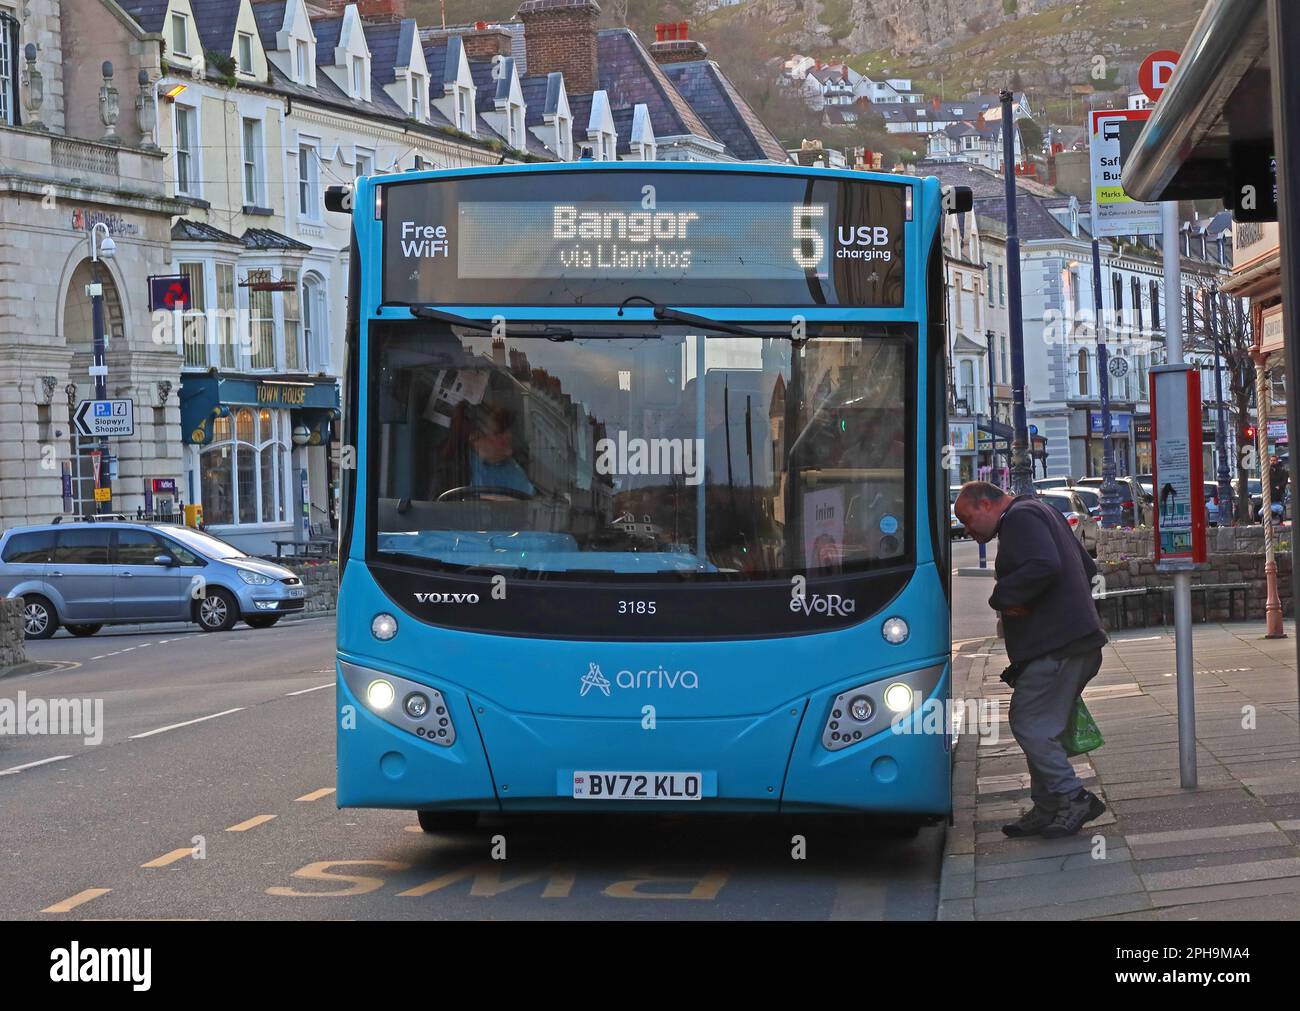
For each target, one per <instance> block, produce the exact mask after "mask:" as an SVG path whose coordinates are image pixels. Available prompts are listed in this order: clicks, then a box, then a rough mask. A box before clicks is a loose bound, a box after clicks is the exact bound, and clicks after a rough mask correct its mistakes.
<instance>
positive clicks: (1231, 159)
mask: <svg viewBox="0 0 1300 1011" xmlns="http://www.w3.org/2000/svg"><path fill="white" fill-rule="evenodd" d="M1268 42H1269V37H1268V16H1267V4H1266V3H1265V0H1209V2H1208V3H1207V4H1206V5H1205V10H1204V11H1202V12H1201V17H1200V20H1198V21H1197V22H1196V27H1195V28H1194V29H1193V30H1192V34H1191V37H1190V38H1189V39H1188V40H1187V44H1186V45H1185V46H1184V47H1183V51H1182V58H1181V59H1180V60H1179V61H1178V68H1177V69H1176V70H1175V71H1174V75H1173V77H1172V78H1171V80H1170V82H1169V85H1168V87H1167V88H1166V89H1165V92H1164V94H1163V96H1162V97H1161V99H1160V101H1159V102H1157V103H1156V106H1155V110H1154V111H1153V112H1152V114H1151V118H1150V119H1148V120H1147V124H1146V127H1145V128H1144V129H1143V130H1142V132H1141V134H1140V135H1139V136H1138V138H1137V140H1136V142H1135V143H1134V146H1133V148H1132V150H1131V151H1130V152H1129V154H1128V156H1127V158H1126V160H1125V163H1124V175H1123V178H1122V182H1123V186H1124V191H1125V192H1126V193H1127V194H1128V195H1129V196H1131V197H1133V198H1134V199H1135V200H1161V201H1163V200H1195V199H1207V198H1212V199H1220V200H1224V201H1225V203H1229V204H1231V200H1230V199H1225V198H1230V196H1231V194H1230V192H1229V190H1230V188H1231V187H1232V186H1233V185H1234V184H1235V181H1236V180H1237V179H1238V177H1239V173H1241V172H1242V171H1243V170H1244V171H1254V170H1257V169H1258V162H1259V160H1260V158H1261V154H1260V151H1261V147H1260V145H1261V144H1264V145H1267V144H1268V143H1269V142H1270V141H1271V138H1272V136H1273V103H1272V96H1271V93H1270V87H1271V82H1270V77H1269V52H1268V49H1269V45H1268ZM1265 157H1266V156H1265ZM1247 162H1249V163H1250V164H1247Z"/></svg>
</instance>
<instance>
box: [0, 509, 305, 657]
mask: <svg viewBox="0 0 1300 1011" xmlns="http://www.w3.org/2000/svg"><path fill="white" fill-rule="evenodd" d="M0 595H3V596H6V597H21V598H23V601H24V605H25V606H24V616H23V623H24V630H25V632H26V635H27V638H29V639H48V638H49V637H50V636H52V635H53V634H54V633H55V631H57V630H58V628H59V626H60V625H62V626H64V627H65V628H67V630H68V631H69V632H71V633H72V634H73V635H78V636H86V635H94V634H95V633H96V632H98V631H99V630H100V629H101V628H103V627H104V626H105V625H121V624H137V623H143V622H156V621H193V622H195V623H197V624H198V626H199V628H201V629H202V630H203V631H205V632H222V631H225V630H226V629H228V628H230V627H231V626H232V625H234V624H235V622H237V621H240V620H241V619H242V620H243V621H244V622H246V623H247V624H248V625H250V626H252V627H253V628H269V627H270V626H272V625H274V624H275V623H276V622H277V621H279V620H280V618H281V616H282V615H284V614H286V613H289V612H293V611H300V610H302V608H303V606H304V604H305V602H306V599H305V598H306V590H305V587H304V586H303V585H302V580H300V579H299V578H298V577H297V576H295V575H294V574H293V573H292V572H291V571H289V570H288V569H286V568H285V567H284V566H282V565H276V564H275V563H273V562H267V561H263V560H262V559H260V558H254V557H252V556H250V555H246V554H244V552H242V551H240V550H239V549H238V548H236V547H234V546H233V545H231V544H227V543H226V542H225V541H223V540H221V539H219V538H217V537H213V536H212V535H211V534H207V533H202V532H200V531H198V530H192V529H190V528H189V527H183V526H174V525H172V524H165V523H133V522H121V521H109V522H85V521H75V522H71V523H57V524H55V523H52V524H47V525H43V526H27V527H15V528H13V529H12V530H8V531H6V532H5V534H4V535H3V536H2V537H0Z"/></svg>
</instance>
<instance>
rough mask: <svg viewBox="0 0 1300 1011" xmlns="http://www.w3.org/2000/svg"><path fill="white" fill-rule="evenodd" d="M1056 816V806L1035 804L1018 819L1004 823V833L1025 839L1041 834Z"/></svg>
mask: <svg viewBox="0 0 1300 1011" xmlns="http://www.w3.org/2000/svg"><path fill="white" fill-rule="evenodd" d="M1055 816H1056V809H1055V808H1051V807H1044V806H1043V805H1041V804H1035V805H1034V806H1033V807H1031V808H1030V809H1029V810H1028V811H1026V812H1025V813H1024V814H1022V815H1021V816H1020V817H1019V818H1018V819H1017V820H1016V821H1013V822H1011V824H1009V825H1003V826H1002V834H1003V835H1006V836H1010V837H1011V838H1012V839H1023V838H1025V837H1026V836H1031V835H1039V834H1041V833H1042V831H1043V829H1045V828H1047V826H1048V825H1050V824H1052V819H1053V818H1054V817H1055Z"/></svg>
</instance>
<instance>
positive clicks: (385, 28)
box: [365, 18, 436, 84]
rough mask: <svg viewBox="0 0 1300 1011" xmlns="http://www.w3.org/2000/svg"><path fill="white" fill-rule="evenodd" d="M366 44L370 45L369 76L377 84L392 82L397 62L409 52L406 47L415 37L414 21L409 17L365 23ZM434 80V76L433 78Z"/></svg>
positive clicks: (395, 74) (397, 66)
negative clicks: (384, 22) (400, 19)
mask: <svg viewBox="0 0 1300 1011" xmlns="http://www.w3.org/2000/svg"><path fill="white" fill-rule="evenodd" d="M365 29H366V44H367V45H369V46H370V76H371V77H372V78H373V79H374V80H375V81H376V82H378V83H379V84H392V83H393V82H394V81H396V80H397V70H398V68H399V67H405V66H407V64H406V63H398V62H397V61H398V60H399V59H405V56H404V55H399V54H405V53H408V52H410V49H409V48H408V47H409V45H410V43H411V42H412V40H414V38H415V22H414V21H413V20H411V19H410V18H407V19H406V20H405V21H401V22H398V23H397V24H370V23H368V22H366V23H365ZM435 80H436V78H435Z"/></svg>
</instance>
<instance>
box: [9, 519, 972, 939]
mask: <svg viewBox="0 0 1300 1011" xmlns="http://www.w3.org/2000/svg"><path fill="white" fill-rule="evenodd" d="M968 545H969V542H959V543H958V545H957V548H956V552H955V557H956V558H957V559H958V560H957V561H955V562H954V564H956V565H964V564H967V561H968V560H967V559H966V555H967V554H971V549H970V547H969V546H968ZM973 557H974V556H973V554H971V558H973ZM971 564H973V562H971ZM969 584H977V585H974V586H972V587H971V588H970V589H968V585H969ZM987 584H988V581H986V580H983V579H975V578H971V577H963V578H955V579H954V587H955V591H954V592H955V597H956V600H957V605H958V607H957V610H958V613H959V617H957V618H955V620H954V629H955V630H960V634H957V632H955V638H958V639H960V638H971V637H973V636H975V635H979V634H982V633H981V632H979V631H976V629H977V628H978V627H980V622H979V618H978V616H974V617H972V616H966V615H965V614H964V611H965V610H966V609H969V607H970V606H973V605H970V604H969V602H970V601H972V600H974V601H976V602H977V603H978V604H979V607H980V608H983V604H982V600H983V598H984V597H986V596H987ZM983 614H984V616H985V618H986V620H984V624H985V625H988V626H989V627H991V618H988V617H987V609H986V608H983ZM29 655H30V658H31V659H32V660H34V661H43V662H49V663H53V664H56V666H53V667H51V668H50V669H47V670H43V671H41V672H39V673H27V674H16V675H11V676H9V677H6V678H4V679H3V680H0V698H9V699H16V698H17V695H18V692H20V691H21V692H25V693H26V695H27V696H28V697H29V698H38V697H39V698H83V697H85V698H90V699H102V701H103V728H102V729H103V738H102V741H101V742H100V743H98V744H93V745H88V744H86V743H84V742H83V740H82V739H81V738H69V737H66V736H63V737H54V736H43V735H28V736H21V737H13V736H3V737H0V809H3V811H4V817H3V818H2V819H0V864H3V866H4V868H5V871H4V874H3V878H0V880H2V881H3V887H0V917H3V918H10V919H18V918H42V919H53V918H67V919H79V918H92V919H100V918H150V919H152V918H222V919H224V918H231V919H235V918H241V919H242V918H283V919H296V918H301V919H332V918H346V919H374V918H387V919H456V918H523V917H528V918H555V919H578V918H645V919H682V918H710V919H713V918H724V917H725V918H764V917H773V918H801V919H928V918H931V917H932V916H933V915H934V912H935V908H936V903H937V895H938V870H939V862H940V855H941V852H942V845H943V832H944V830H943V827H941V826H939V827H933V828H926V829H923V830H922V831H921V833H920V834H919V835H918V836H917V837H916V838H914V839H908V840H904V839H898V838H891V837H889V836H888V835H887V834H884V833H881V832H879V831H878V830H865V829H864V828H863V826H861V825H860V824H859V823H856V822H847V821H846V820H844V819H835V818H812V817H806V816H800V817H798V818H791V819H774V818H759V817H753V818H741V817H727V818H724V817H718V818H700V817H698V816H694V817H690V818H685V817H680V816H645V817H617V816H612V815H610V816H592V817H546V818H540V817H538V818H519V817H515V818H510V819H507V818H504V817H494V818H490V819H485V820H484V821H483V822H482V823H481V824H480V826H479V828H478V829H476V830H474V831H472V832H465V833H460V834H454V835H443V836H428V835H425V834H423V833H422V832H420V831H419V829H418V826H417V825H416V823H415V817H414V815H413V814H411V813H409V812H384V811H369V810H363V811H358V810H346V811H339V810H338V809H336V808H335V806H334V797H333V786H334V731H333V704H334V697H333V696H334V690H333V676H334V674H333V666H332V664H333V656H334V626H333V622H332V620H331V619H315V620H305V621H301V622H295V623H287V624H282V625H279V626H277V627H275V628H273V629H267V630H262V631H255V630H252V629H248V628H245V627H243V626H239V627H237V628H236V629H234V630H232V631H231V632H228V633H225V634H214V635H204V634H203V633H200V632H197V631H155V632H148V631H146V632H144V633H140V632H138V631H128V632H116V633H115V632H113V631H112V630H105V631H104V632H101V633H100V634H99V635H97V636H95V637H93V638H88V639H75V638H71V637H69V636H67V635H66V634H65V633H60V634H59V635H57V636H56V637H55V638H53V639H50V640H47V641H44V642H33V643H29ZM92 712H93V710H92ZM83 729H86V728H83ZM795 836H802V837H804V840H805V858H804V859H794V856H793V853H792V850H793V846H794V837H795ZM503 846H504V856H505V859H504V860H500V859H494V856H501V855H502V852H501V850H502V847H503Z"/></svg>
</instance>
